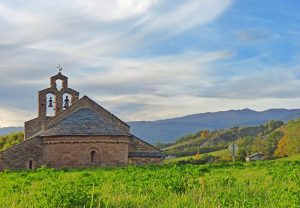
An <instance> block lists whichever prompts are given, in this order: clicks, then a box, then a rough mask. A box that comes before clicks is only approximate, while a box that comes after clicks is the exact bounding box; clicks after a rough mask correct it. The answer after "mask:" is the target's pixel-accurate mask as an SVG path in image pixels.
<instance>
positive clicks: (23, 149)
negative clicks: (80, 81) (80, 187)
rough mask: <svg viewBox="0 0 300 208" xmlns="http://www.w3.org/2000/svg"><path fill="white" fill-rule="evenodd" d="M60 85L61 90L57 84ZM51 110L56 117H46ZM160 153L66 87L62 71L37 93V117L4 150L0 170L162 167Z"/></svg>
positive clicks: (122, 123) (0, 153) (86, 99)
mask: <svg viewBox="0 0 300 208" xmlns="http://www.w3.org/2000/svg"><path fill="white" fill-rule="evenodd" d="M58 82H60V83H61V89H59V88H58V86H57V83H58ZM49 108H52V109H53V111H54V115H48V114H47V111H48V109H49ZM162 159H163V154H162V152H161V151H160V150H159V149H158V148H156V147H154V146H152V145H150V144H148V143H147V142H145V141H143V140H141V139H139V138H137V137H136V136H134V135H132V134H131V133H130V127H129V126H128V125H127V124H126V123H125V122H123V121H121V120H120V119H119V118H117V117H116V116H115V115H113V114H112V113H110V112H109V111H107V110H105V109H104V108H103V107H101V106H100V105H98V104H97V103H96V102H94V101H93V100H91V99H90V98H88V97H87V96H84V97H82V98H80V97H79V93H78V92H77V91H75V90H73V89H71V88H69V87H68V77H66V76H64V75H62V74H61V72H59V73H58V74H57V75H55V76H53V77H51V78H50V88H47V89H44V90H41V91H39V92H38V117H37V118H35V119H32V120H29V121H27V122H25V138H24V141H23V142H21V143H20V144H17V145H15V146H13V147H11V148H9V149H6V150H4V151H2V152H0V170H4V169H35V168H38V167H40V166H42V165H45V166H47V167H54V168H63V167H87V166H126V165H128V164H136V165H143V164H150V163H160V162H161V161H162Z"/></svg>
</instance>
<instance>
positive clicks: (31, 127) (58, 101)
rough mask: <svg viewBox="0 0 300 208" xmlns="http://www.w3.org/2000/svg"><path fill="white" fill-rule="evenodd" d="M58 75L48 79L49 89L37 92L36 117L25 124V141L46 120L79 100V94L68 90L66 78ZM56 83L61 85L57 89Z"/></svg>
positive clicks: (37, 130)
mask: <svg viewBox="0 0 300 208" xmlns="http://www.w3.org/2000/svg"><path fill="white" fill-rule="evenodd" d="M61 70H62V68H61V67H60V66H59V73H58V74H56V75H55V76H52V77H51V78H50V87H49V88H46V89H44V90H41V91H39V92H38V117H37V118H35V119H32V120H30V121H27V122H25V139H28V138H30V137H31V136H33V135H34V134H36V133H37V132H39V131H40V130H42V126H43V124H44V123H46V122H47V120H49V119H51V118H53V117H55V116H57V115H58V114H59V113H61V112H63V111H64V110H65V109H67V108H68V107H70V106H71V105H72V104H73V103H75V102H77V101H78V100H79V92H77V91H75V90H73V89H71V88H69V86H68V77H66V76H64V75H62V73H61ZM58 81H60V82H61V83H62V86H61V89H59V88H58V85H57V83H58ZM47 109H48V110H49V109H53V110H54V115H47Z"/></svg>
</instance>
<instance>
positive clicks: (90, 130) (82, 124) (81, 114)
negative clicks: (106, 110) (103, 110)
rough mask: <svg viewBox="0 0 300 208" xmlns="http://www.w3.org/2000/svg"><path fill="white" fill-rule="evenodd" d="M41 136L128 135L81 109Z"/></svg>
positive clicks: (94, 114)
mask: <svg viewBox="0 0 300 208" xmlns="http://www.w3.org/2000/svg"><path fill="white" fill-rule="evenodd" d="M40 135H41V136H63V135H128V136H130V134H128V133H127V132H126V131H124V130H122V129H121V128H118V127H117V126H116V125H115V124H113V123H112V122H110V121H108V120H106V119H104V118H102V117H100V116H99V115H98V114H97V113H96V112H94V111H93V110H91V109H89V108H82V109H79V110H78V111H76V112H74V113H72V114H71V115H69V116H67V117H66V118H64V119H62V120H61V121H59V122H57V123H55V124H54V125H53V126H51V127H50V128H48V129H47V130H45V131H43V132H41V134H40Z"/></svg>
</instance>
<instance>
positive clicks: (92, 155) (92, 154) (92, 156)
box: [91, 150, 96, 163]
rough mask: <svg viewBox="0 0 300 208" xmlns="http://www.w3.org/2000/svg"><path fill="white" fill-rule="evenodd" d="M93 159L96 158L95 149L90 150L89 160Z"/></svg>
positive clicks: (92, 160)
mask: <svg viewBox="0 0 300 208" xmlns="http://www.w3.org/2000/svg"><path fill="white" fill-rule="evenodd" d="M95 159H96V151H95V150H92V151H91V162H92V163H93V162H95Z"/></svg>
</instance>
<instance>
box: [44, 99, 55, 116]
mask: <svg viewBox="0 0 300 208" xmlns="http://www.w3.org/2000/svg"><path fill="white" fill-rule="evenodd" d="M46 116H47V117H52V116H55V95H54V94H53V93H48V94H47V95H46Z"/></svg>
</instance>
